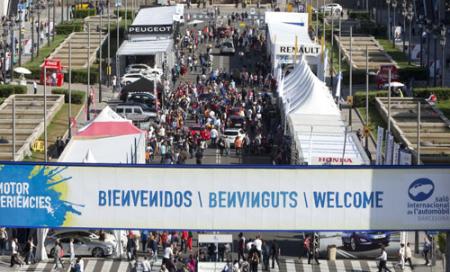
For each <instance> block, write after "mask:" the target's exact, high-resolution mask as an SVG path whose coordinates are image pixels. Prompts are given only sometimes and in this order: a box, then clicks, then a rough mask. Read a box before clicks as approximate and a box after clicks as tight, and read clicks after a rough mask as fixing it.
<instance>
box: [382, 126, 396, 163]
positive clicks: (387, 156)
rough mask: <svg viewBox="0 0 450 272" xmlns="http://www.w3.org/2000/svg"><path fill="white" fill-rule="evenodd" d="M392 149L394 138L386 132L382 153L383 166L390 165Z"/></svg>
mask: <svg viewBox="0 0 450 272" xmlns="http://www.w3.org/2000/svg"><path fill="white" fill-rule="evenodd" d="M393 149H394V137H393V136H392V134H391V133H389V131H386V151H385V152H384V164H385V165H392V153H393V151H394V150H393Z"/></svg>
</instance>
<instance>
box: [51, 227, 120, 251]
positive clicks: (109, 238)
mask: <svg viewBox="0 0 450 272" xmlns="http://www.w3.org/2000/svg"><path fill="white" fill-rule="evenodd" d="M48 235H49V236H54V237H57V238H64V237H73V236H76V237H85V238H89V239H94V240H95V239H97V240H99V239H100V236H99V235H98V234H96V233H95V232H94V231H89V230H82V229H57V230H50V231H49V234H48ZM104 235H105V236H104V238H105V241H106V242H110V243H112V244H113V245H114V247H115V246H116V243H117V241H116V237H115V236H114V235H112V234H111V233H108V232H104Z"/></svg>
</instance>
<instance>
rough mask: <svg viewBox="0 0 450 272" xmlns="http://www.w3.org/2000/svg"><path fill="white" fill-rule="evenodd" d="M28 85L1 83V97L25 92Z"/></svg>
mask: <svg viewBox="0 0 450 272" xmlns="http://www.w3.org/2000/svg"><path fill="white" fill-rule="evenodd" d="M26 92H27V87H26V86H22V85H0V97H8V96H10V95H12V94H25V93H26Z"/></svg>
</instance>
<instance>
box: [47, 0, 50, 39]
mask: <svg viewBox="0 0 450 272" xmlns="http://www.w3.org/2000/svg"><path fill="white" fill-rule="evenodd" d="M47 45H48V46H50V0H47Z"/></svg>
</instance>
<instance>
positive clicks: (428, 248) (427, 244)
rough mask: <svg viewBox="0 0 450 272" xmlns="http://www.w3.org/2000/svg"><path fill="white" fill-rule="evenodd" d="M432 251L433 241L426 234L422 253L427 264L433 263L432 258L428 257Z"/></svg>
mask: <svg viewBox="0 0 450 272" xmlns="http://www.w3.org/2000/svg"><path fill="white" fill-rule="evenodd" d="M430 252H431V242H430V239H428V237H427V236H425V237H424V238H423V250H422V255H423V257H424V258H425V265H431V264H430V260H429V258H428V255H429V254H430Z"/></svg>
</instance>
